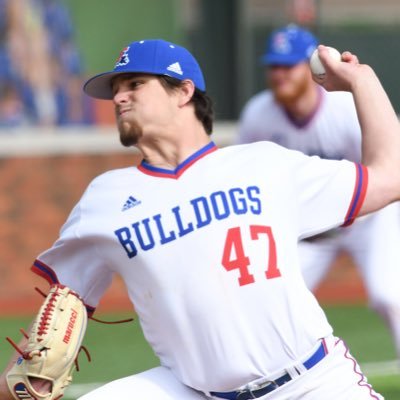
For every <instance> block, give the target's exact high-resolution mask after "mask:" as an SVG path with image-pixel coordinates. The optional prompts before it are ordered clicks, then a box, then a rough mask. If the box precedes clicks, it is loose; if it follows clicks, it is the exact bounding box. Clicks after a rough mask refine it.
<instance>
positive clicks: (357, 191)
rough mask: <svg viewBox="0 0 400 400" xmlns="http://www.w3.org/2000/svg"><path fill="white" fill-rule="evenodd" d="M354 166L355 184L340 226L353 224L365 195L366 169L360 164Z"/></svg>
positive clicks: (366, 184) (366, 183)
mask: <svg viewBox="0 0 400 400" xmlns="http://www.w3.org/2000/svg"><path fill="white" fill-rule="evenodd" d="M355 166H356V183H355V186H354V192H353V197H352V199H351V203H350V206H349V209H348V211H347V215H346V218H345V221H344V224H343V225H342V226H349V225H351V224H352V223H353V222H354V219H355V218H356V217H357V215H358V213H359V212H360V210H361V206H362V205H363V203H364V200H365V195H366V193H367V186H368V169H367V167H365V166H364V165H362V164H355Z"/></svg>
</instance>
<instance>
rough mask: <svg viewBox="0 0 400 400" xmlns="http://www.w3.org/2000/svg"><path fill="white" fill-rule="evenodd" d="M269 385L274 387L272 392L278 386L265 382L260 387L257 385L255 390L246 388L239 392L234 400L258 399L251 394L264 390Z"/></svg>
mask: <svg viewBox="0 0 400 400" xmlns="http://www.w3.org/2000/svg"><path fill="white" fill-rule="evenodd" d="M271 384H273V385H275V387H274V389H272V390H275V389H276V388H277V387H278V384H277V383H276V382H275V381H265V382H264V383H262V384H261V385H258V386H257V387H256V388H253V389H250V387H247V388H245V389H242V390H239V391H238V394H237V396H236V400H249V399H258V397H259V396H258V397H257V396H255V395H254V394H253V392H255V391H257V390H261V389H264V388H266V387H267V386H269V385H271ZM249 396H251V397H249Z"/></svg>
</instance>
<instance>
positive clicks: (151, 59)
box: [83, 39, 206, 100]
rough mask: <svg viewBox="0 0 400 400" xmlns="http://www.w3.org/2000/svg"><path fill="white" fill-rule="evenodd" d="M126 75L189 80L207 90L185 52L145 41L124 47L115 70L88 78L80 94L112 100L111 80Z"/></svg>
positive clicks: (167, 44) (157, 41)
mask: <svg viewBox="0 0 400 400" xmlns="http://www.w3.org/2000/svg"><path fill="white" fill-rule="evenodd" d="M126 73H144V74H151V75H165V76H170V77H172V78H176V79H179V80H181V81H182V80H184V79H190V80H191V81H193V83H194V85H195V87H196V88H197V89H199V90H201V91H203V92H204V91H205V90H206V84H205V82H204V77H203V73H202V72H201V69H200V66H199V64H198V62H197V61H196V59H195V58H194V57H193V55H192V54H191V53H190V52H189V51H188V50H186V49H185V48H184V47H181V46H178V45H176V44H174V43H170V42H167V41H165V40H162V39H148V40H140V41H137V42H132V43H131V44H130V45H129V46H127V47H125V48H124V49H123V50H122V51H121V53H120V55H119V57H118V59H117V62H116V63H115V66H114V69H113V70H112V71H109V72H104V73H102V74H99V75H96V76H94V77H92V78H90V79H89V80H88V81H87V82H86V83H85V84H84V86H83V91H84V92H85V93H86V94H88V95H89V96H91V97H95V98H97V99H104V100H111V99H112V98H113V94H112V88H111V81H112V79H113V78H114V77H115V76H117V75H120V74H126Z"/></svg>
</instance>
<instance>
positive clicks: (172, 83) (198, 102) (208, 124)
mask: <svg viewBox="0 0 400 400" xmlns="http://www.w3.org/2000/svg"><path fill="white" fill-rule="evenodd" d="M159 79H160V82H161V84H162V85H163V86H164V87H165V89H166V90H175V89H176V88H178V87H180V86H181V85H182V81H180V80H179V79H176V78H171V77H170V76H164V75H160V76H159ZM191 102H192V103H193V104H194V111H195V114H196V117H197V119H198V120H199V121H200V122H201V123H202V124H203V127H204V129H205V131H206V132H207V134H208V135H211V133H212V128H213V120H214V109H213V101H212V100H211V98H210V97H209V96H208V95H207V94H206V93H205V92H202V91H201V90H199V89H197V88H196V89H195V91H194V94H193V97H192V100H191Z"/></svg>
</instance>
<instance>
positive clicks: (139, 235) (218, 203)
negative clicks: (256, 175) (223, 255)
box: [114, 186, 261, 258]
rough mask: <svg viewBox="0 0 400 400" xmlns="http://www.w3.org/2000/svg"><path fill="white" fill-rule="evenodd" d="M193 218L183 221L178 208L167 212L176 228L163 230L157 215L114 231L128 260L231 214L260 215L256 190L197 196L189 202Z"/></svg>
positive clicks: (259, 203)
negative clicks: (171, 216) (141, 252)
mask: <svg viewBox="0 0 400 400" xmlns="http://www.w3.org/2000/svg"><path fill="white" fill-rule="evenodd" d="M190 206H191V209H192V210H193V218H192V219H191V220H190V221H185V220H183V218H182V215H181V211H180V209H181V208H180V206H176V207H174V208H172V209H171V212H172V213H173V216H174V220H175V222H176V227H175V228H174V229H173V230H170V227H169V229H168V230H167V229H166V228H165V227H164V226H163V219H162V215H161V214H156V215H153V216H152V217H149V218H144V219H142V220H141V221H139V222H134V223H133V224H131V225H130V226H129V227H128V226H124V227H122V228H119V229H117V230H116V231H114V233H115V235H116V236H117V238H118V240H119V242H120V243H121V245H122V247H123V248H124V249H125V251H126V253H127V255H128V257H129V258H133V257H135V256H136V255H137V253H138V250H139V248H140V249H142V250H145V251H147V250H151V249H153V248H154V246H156V244H158V243H159V244H161V245H163V244H166V243H169V242H172V241H174V240H176V239H177V238H179V237H182V236H185V235H187V234H188V233H190V232H193V231H194V230H196V229H200V228H203V227H205V226H207V225H209V224H210V223H211V222H212V221H213V220H223V219H225V218H228V217H229V216H230V215H231V214H232V213H233V214H236V215H240V214H246V213H252V214H256V215H258V214H261V200H260V189H259V188H258V187H257V186H249V187H247V188H245V189H242V188H232V189H230V190H228V191H217V192H214V193H211V195H209V196H208V197H204V196H201V197H197V198H195V199H193V200H191V201H190Z"/></svg>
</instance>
